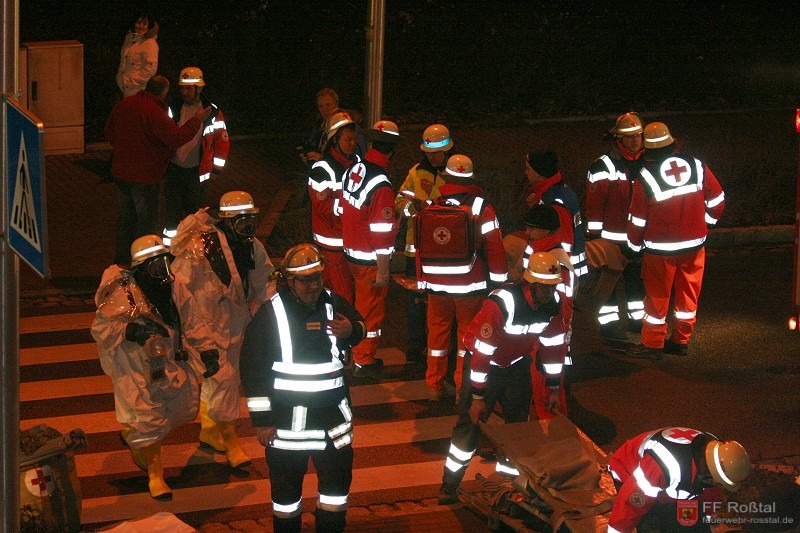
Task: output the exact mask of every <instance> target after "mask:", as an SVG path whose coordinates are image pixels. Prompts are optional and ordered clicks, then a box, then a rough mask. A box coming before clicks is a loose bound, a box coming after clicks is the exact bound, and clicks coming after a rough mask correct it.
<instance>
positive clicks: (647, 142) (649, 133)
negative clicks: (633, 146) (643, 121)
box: [644, 122, 675, 148]
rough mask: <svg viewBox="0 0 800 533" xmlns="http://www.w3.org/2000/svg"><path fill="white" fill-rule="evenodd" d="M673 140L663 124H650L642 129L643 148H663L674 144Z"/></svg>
mask: <svg viewBox="0 0 800 533" xmlns="http://www.w3.org/2000/svg"><path fill="white" fill-rule="evenodd" d="M674 142H675V139H673V138H672V134H670V132H669V128H667V125H666V124H664V123H663V122H651V123H650V124H648V125H647V126H645V128H644V147H645V148H663V147H665V146H669V145H670V144H672V143H674Z"/></svg>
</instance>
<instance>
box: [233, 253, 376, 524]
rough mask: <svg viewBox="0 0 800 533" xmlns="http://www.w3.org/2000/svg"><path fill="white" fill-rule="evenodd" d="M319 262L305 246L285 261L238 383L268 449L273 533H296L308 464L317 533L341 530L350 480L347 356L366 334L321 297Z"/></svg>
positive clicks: (351, 312)
mask: <svg viewBox="0 0 800 533" xmlns="http://www.w3.org/2000/svg"><path fill="white" fill-rule="evenodd" d="M324 268H325V265H324V262H323V259H322V255H321V253H320V251H319V249H317V248H316V247H315V246H313V245H311V244H300V245H298V246H295V247H294V248H292V249H290V250H289V251H288V252H287V253H286V257H285V258H284V261H283V267H282V274H283V276H284V277H285V278H286V284H285V285H284V286H283V287H282V288H280V289H279V290H278V293H277V294H276V295H275V296H274V297H273V298H272V299H271V300H270V301H269V302H267V303H265V304H264V305H263V306H262V307H261V309H259V311H258V312H257V313H256V315H255V316H254V317H253V320H252V322H250V324H249V325H248V327H247V329H246V331H245V338H244V344H243V345H242V351H241V360H240V363H241V378H242V386H243V389H244V394H245V397H246V398H247V408H248V410H249V411H250V418H251V420H252V422H253V426H254V427H255V429H256V435H257V437H258V440H259V442H260V443H261V444H262V445H263V446H266V448H267V449H266V457H267V465H268V466H269V476H270V484H271V487H272V510H273V513H272V520H273V526H274V529H275V531H276V532H278V531H300V527H301V514H302V510H303V509H302V499H303V477H304V475H305V473H306V471H307V469H308V459H309V457H310V458H311V459H312V461H313V462H314V467H315V468H316V471H317V478H318V482H319V483H318V485H319V500H318V502H317V509H316V513H315V515H316V520H317V531H342V530H344V528H345V512H346V510H347V499H348V495H349V492H350V482H351V481H352V477H353V473H352V472H353V447H352V441H353V414H352V408H351V405H350V392H349V388H348V384H347V381H346V378H345V375H344V364H345V356H344V354H345V353H346V351H347V350H349V349H350V348H351V347H352V346H354V345H356V344H358V343H359V342H360V341H361V340H362V339H364V337H365V336H366V330H367V328H366V326H365V324H364V319H363V318H362V317H361V315H359V313H358V311H356V310H355V308H354V307H353V306H352V305H351V304H350V303H348V302H347V301H346V300H344V299H343V298H342V297H340V296H339V295H338V294H336V293H334V292H331V291H328V290H324V289H323V282H322V272H323V270H324Z"/></svg>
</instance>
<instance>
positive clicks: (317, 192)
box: [308, 149, 358, 252]
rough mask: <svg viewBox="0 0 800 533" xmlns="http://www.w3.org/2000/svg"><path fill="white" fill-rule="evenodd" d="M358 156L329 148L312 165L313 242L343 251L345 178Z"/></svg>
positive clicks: (309, 186)
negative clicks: (346, 172)
mask: <svg viewBox="0 0 800 533" xmlns="http://www.w3.org/2000/svg"><path fill="white" fill-rule="evenodd" d="M357 159H358V156H355V159H348V158H346V157H344V156H343V155H341V154H340V153H339V151H338V150H332V149H328V150H326V151H325V154H324V155H323V156H322V159H320V160H319V161H315V162H314V163H313V164H312V165H311V170H310V172H309V176H308V196H309V197H310V198H311V231H312V232H313V234H314V244H316V245H317V246H319V247H320V248H325V249H326V250H333V251H338V252H341V251H342V221H341V220H340V218H339V215H340V214H341V211H342V205H341V201H342V178H343V176H344V173H345V171H346V170H347V169H348V168H349V167H350V165H352V164H353V163H354V162H355V160H357Z"/></svg>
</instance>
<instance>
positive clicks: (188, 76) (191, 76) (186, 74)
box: [178, 67, 206, 87]
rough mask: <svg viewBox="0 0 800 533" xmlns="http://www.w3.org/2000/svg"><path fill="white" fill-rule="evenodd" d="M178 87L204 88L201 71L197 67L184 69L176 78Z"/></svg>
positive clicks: (204, 83)
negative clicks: (193, 86) (192, 86)
mask: <svg viewBox="0 0 800 533" xmlns="http://www.w3.org/2000/svg"><path fill="white" fill-rule="evenodd" d="M178 85H196V86H197V87H205V85H206V82H205V81H204V80H203V71H202V70H200V69H199V68H197V67H186V68H185V69H183V70H182V71H181V75H180V76H179V77H178Z"/></svg>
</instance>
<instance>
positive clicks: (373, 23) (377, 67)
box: [365, 0, 386, 128]
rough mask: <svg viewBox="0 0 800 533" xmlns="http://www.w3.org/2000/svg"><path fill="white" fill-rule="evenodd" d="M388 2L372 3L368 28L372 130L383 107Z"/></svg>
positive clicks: (368, 105)
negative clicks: (385, 28)
mask: <svg viewBox="0 0 800 533" xmlns="http://www.w3.org/2000/svg"><path fill="white" fill-rule="evenodd" d="M385 7H386V0H372V1H371V2H370V18H369V24H368V25H367V28H366V30H367V31H366V32H365V34H366V38H367V72H366V75H367V76H366V78H367V79H366V93H367V94H366V112H367V124H365V127H367V128H370V127H372V125H373V124H374V123H375V122H377V121H379V120H380V119H381V116H382V107H383V32H384V27H385V25H386V16H385V14H384V11H385Z"/></svg>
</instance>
